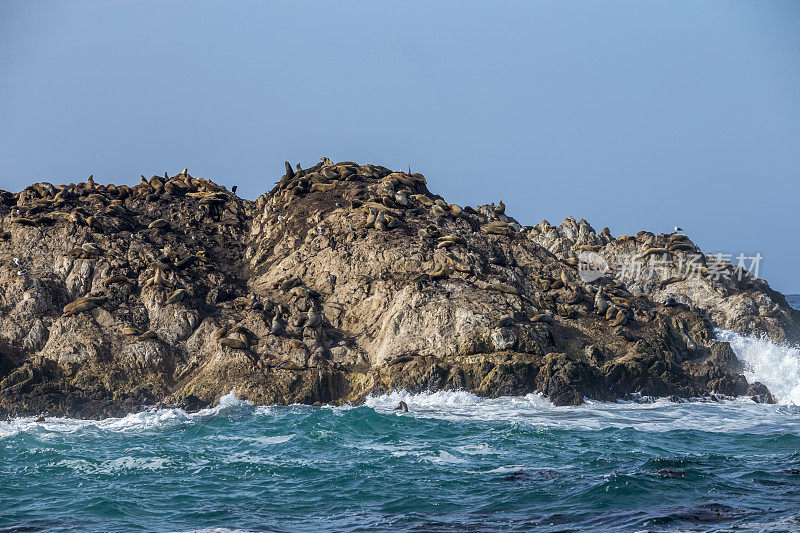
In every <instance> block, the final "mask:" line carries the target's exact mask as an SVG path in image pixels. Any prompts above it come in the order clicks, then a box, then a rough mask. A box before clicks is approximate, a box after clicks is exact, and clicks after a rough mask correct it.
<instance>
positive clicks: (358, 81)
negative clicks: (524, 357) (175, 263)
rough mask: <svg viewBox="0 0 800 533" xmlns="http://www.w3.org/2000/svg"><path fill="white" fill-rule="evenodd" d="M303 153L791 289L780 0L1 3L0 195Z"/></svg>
mask: <svg viewBox="0 0 800 533" xmlns="http://www.w3.org/2000/svg"><path fill="white" fill-rule="evenodd" d="M323 155H327V156H329V157H331V158H332V159H334V160H355V161H358V162H371V163H376V164H382V165H385V166H387V167H390V168H393V169H406V168H407V167H408V166H409V165H410V166H411V168H412V169H413V170H414V171H420V172H422V173H424V174H425V175H426V177H427V178H428V182H429V187H430V188H431V189H432V190H433V191H434V192H437V193H440V194H442V195H443V196H445V197H446V198H447V199H448V200H449V201H452V202H457V203H460V204H469V205H476V204H480V203H487V202H491V201H495V202H496V201H498V200H501V199H502V200H504V201H505V203H506V204H507V206H508V212H509V213H510V214H511V215H512V216H514V217H516V218H517V219H518V220H519V221H520V222H521V223H522V224H535V223H538V222H539V221H541V220H542V219H544V218H546V219H548V220H549V221H550V222H551V223H558V222H560V221H561V220H562V219H564V218H565V217H567V216H570V215H572V216H575V217H576V218H586V219H587V220H588V221H589V222H590V223H591V224H592V226H594V228H595V229H596V230H598V231H599V230H600V229H601V228H602V227H603V226H610V228H611V230H612V233H613V234H614V235H619V234H628V233H635V232H636V231H639V230H641V229H647V230H651V231H654V232H661V231H669V230H671V229H672V227H673V226H674V225H675V224H678V225H681V226H682V227H684V228H685V229H686V230H687V231H688V233H689V234H690V236H691V237H693V238H694V240H695V241H696V242H697V243H698V244H700V245H701V246H702V247H703V248H704V249H705V250H706V251H712V252H726V253H735V254H738V253H739V252H743V253H746V254H748V255H750V254H754V253H756V252H760V253H761V254H762V255H763V256H764V260H763V262H762V265H761V266H762V269H761V274H762V276H763V277H766V279H767V280H768V281H770V283H771V285H772V286H773V287H775V288H777V289H779V290H782V291H784V292H787V293H792V292H794V293H800V276H798V272H800V269H799V268H798V266H800V248H798V246H797V244H798V229H800V222H798V212H800V179H799V178H800V2H791V1H787V2H768V1H759V2H730V1H728V2H713V1H703V2H699V1H694V0H692V1H686V2H680V1H675V0H669V1H664V2H646V1H642V0H635V1H629V2H608V1H606V2H594V1H592V2H560V1H548V2H536V1H531V0H526V1H522V2H510V1H505V2H494V1H489V0H485V1H483V2H465V1H453V2H444V1H437V2H433V1H427V0H426V1H420V2H408V1H403V2H382V1H376V0H368V1H363V2H342V1H325V2H323V1H318V2H308V1H306V2H304V1H279V2H268V1H258V2H222V1H220V2H208V1H198V0H192V1H184V2H177V1H175V2H169V1H167V2H163V1H152V2H151V1H107V0H104V1H98V2H89V1H80V2H79V1H74V2H73V1H70V2H45V1H31V0H27V1H15V0H3V1H2V2H0V188H5V189H10V190H15V191H16V190H19V189H21V188H22V187H24V186H25V185H27V184H29V183H32V182H34V181H39V180H43V181H51V182H55V183H63V182H68V181H75V180H81V179H85V177H86V176H88V175H89V174H90V173H92V174H94V175H95V178H96V179H97V180H98V181H100V182H103V183H105V182H114V183H118V184H119V183H131V184H132V183H138V181H139V174H145V175H146V176H148V177H149V176H150V175H152V174H154V173H158V174H160V173H163V172H164V170H168V171H170V173H171V174H173V173H177V172H178V171H179V170H180V169H182V168H183V167H188V168H189V170H190V172H191V173H192V175H194V176H205V177H210V178H212V179H214V180H216V181H218V182H221V183H223V184H225V185H227V186H231V185H238V186H239V193H240V194H242V195H243V196H245V197H248V198H255V197H256V196H258V195H259V194H261V193H262V192H265V191H266V190H268V189H269V188H270V186H271V184H272V183H273V182H274V181H275V180H276V179H277V178H278V177H279V176H280V175H281V174H282V173H283V161H284V160H287V159H288V160H289V161H292V162H293V163H294V162H298V161H299V162H300V163H301V164H302V165H303V166H304V167H307V166H311V165H313V164H315V163H316V162H317V161H318V160H319V158H320V157H321V156H323Z"/></svg>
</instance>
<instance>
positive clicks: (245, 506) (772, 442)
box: [0, 299, 800, 531]
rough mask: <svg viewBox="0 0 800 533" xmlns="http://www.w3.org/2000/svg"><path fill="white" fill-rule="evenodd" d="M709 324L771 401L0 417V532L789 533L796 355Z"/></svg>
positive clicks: (799, 490)
mask: <svg viewBox="0 0 800 533" xmlns="http://www.w3.org/2000/svg"><path fill="white" fill-rule="evenodd" d="M792 301H793V302H794V304H795V305H797V304H798V303H800V299H793V300H792ZM717 334H718V336H719V337H720V338H723V339H725V340H728V341H730V342H731V343H732V345H733V347H734V349H735V351H736V352H737V354H738V355H739V356H740V358H741V359H742V360H743V361H744V362H745V365H746V368H747V370H746V372H747V376H748V378H750V379H758V380H760V381H762V382H764V383H765V384H767V385H768V386H769V387H770V389H771V390H772V391H773V393H774V394H775V395H776V396H777V398H778V400H779V404H777V405H761V404H756V403H754V402H752V401H750V400H744V399H738V400H722V401H718V402H711V401H708V402H699V401H697V402H687V403H670V402H667V401H664V400H656V401H651V402H648V401H647V399H642V401H641V402H628V403H603V402H592V401H589V402H587V403H586V405H583V406H580V407H555V406H553V405H552V404H550V403H549V402H548V401H547V400H546V399H545V398H542V397H540V396H538V395H533V394H532V395H528V396H525V397H517V398H510V397H509V398H499V399H493V400H488V399H481V398H478V397H476V396H473V395H471V394H468V393H464V392H447V393H443V392H438V393H431V394H418V395H409V394H405V393H393V394H391V395H386V396H380V397H373V398H370V399H369V400H368V401H367V402H366V404H365V405H363V406H359V407H322V408H315V407H307V406H291V407H253V406H252V405H250V404H248V403H246V402H243V401H240V400H237V399H236V396H235V392H232V393H231V394H229V395H227V396H225V397H224V398H223V399H222V400H221V401H220V404H219V405H218V406H216V407H214V408H211V409H207V410H204V411H200V412H198V413H193V414H187V413H185V412H183V411H181V410H179V409H171V410H153V411H148V412H142V413H138V414H134V415H129V416H126V417H124V418H118V419H108V420H103V421H84V420H74V419H56V418H54V419H49V420H47V421H46V422H44V423H36V422H34V421H33V419H31V418H20V419H16V420H12V421H8V422H0V531H195V530H206V531H237V530H238V531H329V530H336V531H375V530H410V531H452V530H471V531H495V530H503V531H529V530H534V529H535V530H541V531H575V530H592V531H675V530H678V531H796V530H799V529H800V407H798V405H800V350H798V349H797V348H793V347H782V346H776V345H774V344H771V343H769V342H768V341H765V340H761V339H755V338H747V337H742V336H740V335H737V334H735V333H732V332H727V331H718V332H717ZM400 400H404V401H406V402H407V403H408V406H409V408H410V412H409V413H400V412H398V411H395V410H394V407H396V406H397V404H398V403H399V401H400Z"/></svg>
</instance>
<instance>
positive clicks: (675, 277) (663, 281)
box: [658, 276, 683, 289]
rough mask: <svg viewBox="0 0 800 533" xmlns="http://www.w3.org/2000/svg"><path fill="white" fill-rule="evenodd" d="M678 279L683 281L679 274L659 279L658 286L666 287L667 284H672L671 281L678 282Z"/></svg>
mask: <svg viewBox="0 0 800 533" xmlns="http://www.w3.org/2000/svg"><path fill="white" fill-rule="evenodd" d="M679 281H683V277H681V276H673V277H671V278H668V279H664V280H661V281H660V282H659V283H658V286H659V287H660V288H662V289H663V288H664V287H666V286H667V285H670V284H672V283H677V282H679Z"/></svg>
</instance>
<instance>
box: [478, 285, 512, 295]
mask: <svg viewBox="0 0 800 533" xmlns="http://www.w3.org/2000/svg"><path fill="white" fill-rule="evenodd" d="M486 288H487V290H490V291H497V292H502V293H505V294H516V295H519V289H517V288H516V287H512V286H511V285H508V284H506V283H492V284H491V285H488V286H487V287H486Z"/></svg>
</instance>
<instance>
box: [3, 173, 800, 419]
mask: <svg viewBox="0 0 800 533" xmlns="http://www.w3.org/2000/svg"><path fill="white" fill-rule="evenodd" d="M285 168H286V172H285V174H284V175H283V177H282V178H281V179H280V180H279V181H278V183H277V184H276V185H275V187H274V188H273V189H272V190H271V191H270V192H269V193H267V194H265V195H262V196H261V197H259V198H258V200H257V201H255V202H250V201H247V200H244V199H242V198H239V197H238V196H236V195H235V194H234V193H232V192H229V191H227V189H226V188H225V187H223V186H221V185H218V184H216V183H214V182H213V181H211V180H207V179H203V178H194V177H192V176H191V175H190V174H189V172H188V170H186V169H184V170H183V171H182V172H181V173H179V174H177V175H175V176H172V177H169V176H168V175H167V173H165V174H164V175H163V176H153V177H151V178H150V179H145V178H144V176H142V177H141V181H140V183H139V184H137V185H135V186H132V187H128V186H125V185H120V186H116V185H113V184H108V185H101V184H98V183H96V182H95V181H94V179H93V177H91V176H90V178H89V179H88V180H87V181H86V182H83V183H79V184H74V183H71V184H68V185H59V186H55V185H52V184H49V183H36V184H34V185H31V186H29V187H27V188H26V189H25V190H23V191H21V192H19V193H14V194H12V193H10V192H5V191H2V192H0V216H1V217H2V226H1V227H0V261H2V263H3V264H4V265H5V268H3V269H2V271H0V286H2V288H3V291H2V293H1V294H0V409H2V411H3V412H5V413H6V414H21V413H36V414H39V413H40V412H48V413H50V414H62V413H68V414H71V415H78V416H107V415H111V414H121V413H125V412H130V411H132V410H136V409H138V408H141V407H143V406H146V405H154V404H170V405H174V404H183V405H186V406H187V407H189V408H198V407H201V406H204V405H208V404H209V403H212V402H214V401H215V400H216V399H218V398H219V397H220V396H221V395H223V394H226V393H228V392H230V391H231V390H236V392H237V394H238V395H239V396H241V397H244V398H247V399H248V400H250V401H252V402H254V403H257V404H265V403H279V404H287V403H295V402H300V403H326V402H332V403H339V402H345V401H360V400H361V399H363V398H364V397H365V396H366V395H368V394H371V393H378V392H382V391H388V390H391V389H396V388H405V389H407V390H411V391H419V390H438V389H465V390H469V391H472V392H475V393H477V394H480V395H484V396H498V395H504V394H524V393H528V392H533V391H539V392H542V393H544V394H546V395H547V396H548V397H549V398H550V399H551V400H552V401H553V402H555V403H557V404H576V403H580V402H581V401H582V400H583V398H584V397H592V398H597V399H604V400H611V399H615V398H621V397H625V396H629V395H631V394H642V395H657V396H676V397H684V398H688V397H700V396H708V395H712V394H724V395H742V394H750V395H753V396H756V397H758V398H760V399H762V400H768V399H769V393H768V391H766V390H765V388H764V387H763V386H760V385H759V384H755V385H751V384H748V383H747V381H746V379H745V378H744V377H743V376H742V375H741V374H740V373H741V370H742V369H741V365H740V363H739V362H738V361H737V360H736V356H735V355H734V354H733V353H732V351H731V349H730V346H729V345H727V343H720V342H717V341H716V340H714V335H713V327H714V325H724V326H726V327H732V328H733V329H738V330H740V331H747V332H751V331H750V330H751V329H752V328H755V331H763V332H765V333H767V334H769V335H771V336H773V338H775V339H776V340H782V339H795V338H798V337H800V336H798V335H797V332H798V327H797V324H798V319H797V314H796V313H794V312H793V311H792V310H791V309H790V308H789V307H788V305H786V302H785V300H783V298H782V296H780V295H779V294H778V293H775V292H774V291H771V290H770V289H769V287H768V286H767V285H766V283H765V282H763V281H760V280H756V279H753V278H752V276H749V277H748V276H747V275H745V276H744V277H743V280H742V281H738V280H733V281H731V280H725V279H723V280H713V279H710V278H709V276H707V275H706V276H703V275H700V276H697V277H696V279H695V278H692V279H689V278H685V277H681V276H678V275H675V276H671V278H670V279H662V280H656V281H653V282H643V283H638V282H637V283H631V284H630V286H629V285H628V284H626V283H625V282H624V281H620V280H618V279H616V278H613V277H610V276H606V277H601V278H600V279H598V280H597V281H594V282H591V283H586V282H584V281H583V280H582V279H581V277H580V276H579V275H578V272H577V270H576V268H577V266H578V259H577V255H578V253H580V252H581V251H591V252H593V253H599V254H601V255H603V256H604V257H606V258H607V259H609V260H611V259H613V258H614V256H615V255H616V254H620V253H623V252H625V251H627V252H631V251H633V252H635V253H638V254H639V255H641V257H642V258H643V259H644V260H648V258H651V257H653V258H654V257H656V256H659V257H669V256H677V254H680V253H685V252H688V251H694V250H696V249H697V248H696V246H695V245H694V244H693V243H692V242H691V241H690V240H689V239H688V238H687V237H685V236H676V235H675V234H671V235H654V234H652V233H648V232H643V233H640V234H639V235H637V236H630V237H619V238H616V239H615V238H613V237H612V236H611V234H610V231H608V229H605V230H604V231H603V232H601V233H600V234H597V233H595V232H594V230H593V229H591V227H590V226H589V225H588V223H586V222H585V221H580V222H575V220H574V219H571V218H570V219H567V220H566V221H565V222H564V223H563V224H561V225H560V226H558V227H556V226H552V225H550V224H549V223H547V222H546V221H545V222H542V223H541V224H539V225H538V226H535V227H531V226H528V227H522V226H520V225H519V224H518V223H517V222H516V221H515V220H514V219H512V218H510V217H509V216H508V215H507V214H506V213H505V206H504V205H503V204H502V202H501V203H500V204H499V205H497V206H495V205H493V204H492V205H486V206H481V207H478V208H471V207H461V206H458V205H456V204H453V203H448V202H446V201H445V200H444V199H443V198H442V197H440V196H437V195H434V194H432V193H431V192H430V191H429V190H428V188H427V180H426V179H425V177H424V176H423V175H421V174H418V173H410V172H392V171H390V170H389V169H386V168H384V167H381V166H376V165H358V164H356V163H353V162H339V163H333V162H332V161H330V160H329V159H327V158H323V159H322V162H321V163H319V164H317V165H316V166H314V167H312V168H309V169H302V168H300V166H299V165H298V166H297V167H295V168H292V165H290V164H289V163H288V162H287V163H286V165H285ZM728 267H730V265H728ZM730 268H732V267H730ZM701 274H702V273H701ZM706 274H707V273H706ZM695 294H699V295H700V297H699V298H695V299H692V298H690V296H689V295H695ZM667 298H672V300H668V299H667ZM729 302H734V303H733V304H731V305H728V303H729Z"/></svg>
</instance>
